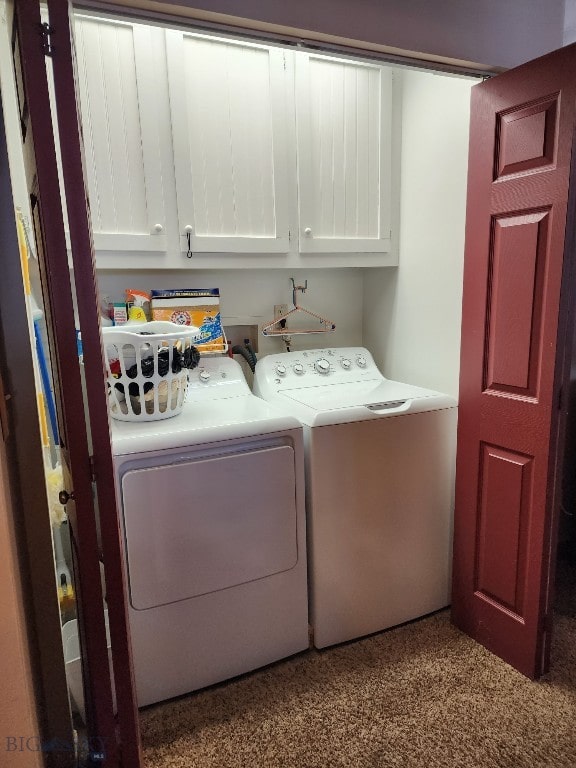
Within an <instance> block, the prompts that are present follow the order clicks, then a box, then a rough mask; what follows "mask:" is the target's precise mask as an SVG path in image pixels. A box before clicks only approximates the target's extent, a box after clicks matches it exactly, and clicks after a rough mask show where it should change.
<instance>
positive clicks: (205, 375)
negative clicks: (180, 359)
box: [199, 369, 210, 381]
mask: <svg viewBox="0 0 576 768" xmlns="http://www.w3.org/2000/svg"><path fill="white" fill-rule="evenodd" d="M199 378H200V381H210V371H207V370H205V369H202V370H201V371H200V376H199Z"/></svg>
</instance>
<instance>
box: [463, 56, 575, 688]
mask: <svg viewBox="0 0 576 768" xmlns="http://www.w3.org/2000/svg"><path fill="white" fill-rule="evenodd" d="M472 94H473V95H472V114H471V128H470V155H469V177H468V208H467V222H466V254H465V267H464V298H463V320H462V352H461V374H460V410H459V425H458V459H457V479H456V509H455V531H454V571H453V573H454V583H453V620H454V623H455V624H456V625H457V626H458V627H460V628H461V629H463V630H464V631H466V632H467V633H468V634H470V635H471V636H472V637H474V638H475V639H476V640H478V641H479V642H480V643H482V644H483V645H485V646H486V647H487V648H489V649H490V650H491V651H493V652H494V653H496V654H498V655H499V656H501V657H502V658H503V659H505V660H506V661H507V662H509V663H510V664H511V665H512V666H514V667H516V668H517V669H519V670H520V671H521V672H523V673H524V674H525V675H528V676H529V677H537V676H539V675H540V674H542V673H543V672H544V671H546V668H547V665H548V656H549V643H550V629H551V616H550V607H549V603H550V597H551V584H552V578H551V576H552V575H553V573H552V571H553V566H554V547H553V544H554V531H555V521H556V511H557V507H558V503H559V501H558V499H557V489H558V491H559V487H560V486H559V483H558V480H559V469H558V468H559V466H560V460H561V455H560V454H561V451H562V431H563V417H562V411H561V387H562V383H563V380H564V378H565V375H566V372H567V370H566V369H567V359H568V356H569V351H570V350H569V347H570V342H571V331H570V329H571V327H572V309H571V305H573V304H574V299H573V296H574V293H573V284H574V247H573V227H574V225H573V216H572V213H571V212H572V209H573V207H574V205H573V201H572V195H571V190H570V180H571V163H572V147H573V136H574V124H575V107H576V46H570V47H567V48H564V49H561V50H560V51H557V52H554V53H552V54H550V55H548V56H544V57H542V58H541V59H538V60H537V61H534V62H530V63H528V64H526V65H523V66H521V67H519V68H517V69H515V70H511V71H509V72H506V73H504V74H503V75H499V76H498V77H495V78H494V79H492V80H489V81H487V82H484V83H482V84H480V85H477V86H475V87H474V88H473V90H472ZM572 194H573V193H572ZM570 296H572V300H570Z"/></svg>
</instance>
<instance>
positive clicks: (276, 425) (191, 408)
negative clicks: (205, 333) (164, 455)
mask: <svg viewBox="0 0 576 768" xmlns="http://www.w3.org/2000/svg"><path fill="white" fill-rule="evenodd" d="M291 429H301V425H300V423H299V421H298V420H297V418H296V417H295V416H293V415H291V414H290V413H289V411H288V409H287V408H285V407H284V408H282V405H281V404H276V403H269V402H266V401H264V400H261V399H260V398H259V397H256V396H255V395H252V394H248V395H244V396H241V397H230V398H219V399H216V400H188V398H187V399H186V402H185V403H184V408H183V409H182V413H180V414H178V415H177V416H173V417H172V418H170V419H162V420H160V421H142V422H135V421H134V422H129V421H117V420H115V419H112V420H111V437H112V452H113V454H114V455H115V456H122V455H126V454H132V453H146V452H147V451H161V450H166V449H170V448H182V447H184V446H192V445H199V444H201V443H210V442H216V441H219V440H232V439H234V438H241V437H247V436H253V435H268V434H271V433H274V432H283V431H286V430H291Z"/></svg>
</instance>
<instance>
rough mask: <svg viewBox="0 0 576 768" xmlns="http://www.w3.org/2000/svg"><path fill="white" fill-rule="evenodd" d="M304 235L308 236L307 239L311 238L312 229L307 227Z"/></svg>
mask: <svg viewBox="0 0 576 768" xmlns="http://www.w3.org/2000/svg"><path fill="white" fill-rule="evenodd" d="M304 234H305V235H306V237H310V235H311V234H312V230H311V228H310V227H306V229H305V230H304Z"/></svg>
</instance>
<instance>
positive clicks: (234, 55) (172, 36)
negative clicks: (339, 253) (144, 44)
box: [166, 30, 288, 254]
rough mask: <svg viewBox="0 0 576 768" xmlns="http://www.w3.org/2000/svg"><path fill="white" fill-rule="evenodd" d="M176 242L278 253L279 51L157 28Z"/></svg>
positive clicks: (282, 180)
mask: <svg viewBox="0 0 576 768" xmlns="http://www.w3.org/2000/svg"><path fill="white" fill-rule="evenodd" d="M166 52H167V60H168V78H169V85H170V111H171V115H172V139H173V144H174V164H175V172H176V190H177V197H178V218H179V229H180V243H181V248H182V251H183V252H187V251H190V252H194V251H196V252H200V253H254V254H258V253H260V254H265V253H286V252H287V251H288V211H287V207H288V205H287V197H288V196H287V189H286V138H285V133H286V85H285V80H286V78H285V69H284V67H285V62H284V54H283V52H282V51H281V50H279V49H272V48H268V47H266V46H262V45H252V44H249V43H244V42H232V41H228V40H221V39H218V38H208V37H202V36H199V35H194V34H189V33H185V32H181V31H175V30H167V31H166Z"/></svg>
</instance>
